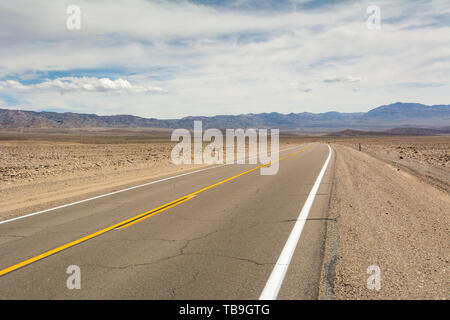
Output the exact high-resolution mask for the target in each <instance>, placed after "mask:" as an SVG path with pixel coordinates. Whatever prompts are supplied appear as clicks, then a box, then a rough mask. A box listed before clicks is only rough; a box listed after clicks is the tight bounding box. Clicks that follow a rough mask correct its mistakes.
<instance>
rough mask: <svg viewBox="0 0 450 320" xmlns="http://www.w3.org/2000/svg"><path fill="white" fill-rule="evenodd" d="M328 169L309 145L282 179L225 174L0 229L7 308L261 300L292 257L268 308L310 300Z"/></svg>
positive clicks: (1, 284)
mask: <svg viewBox="0 0 450 320" xmlns="http://www.w3.org/2000/svg"><path fill="white" fill-rule="evenodd" d="M327 160H328V161H329V163H328V162H327ZM327 163H328V165H327V166H325V165H326V164H327ZM333 164H334V154H333V153H332V152H331V149H329V147H328V146H327V145H325V144H318V143H317V144H311V145H303V146H298V147H296V148H294V149H290V150H287V151H284V152H281V153H280V162H279V171H278V173H277V174H276V175H267V176H264V175H261V174H260V169H259V168H257V167H258V165H249V164H246V165H227V166H221V167H216V168H211V169H208V170H203V171H200V172H195V173H192V174H189V175H184V176H180V177H177V178H174V179H169V180H164V181H161V182H158V183H155V184H150V185H147V186H142V187H139V188H136V189H132V190H128V191H124V192H120V193H116V194H112V195H108V196H105V197H101V198H98V199H94V200H90V201H86V202H83V203H79V204H75V205H71V206H67V207H64V208H60V209H56V210H52V211H48V212H43V213H40V214H36V215H33V216H28V217H25V218H23V219H18V220H14V221H9V222H5V223H1V224H0V298H2V299H258V298H260V297H261V294H262V292H263V290H264V288H265V287H266V285H267V283H268V280H269V278H272V277H273V275H272V277H271V274H272V273H277V272H279V270H278V271H274V269H276V267H277V262H279V258H280V254H281V253H282V251H284V250H286V248H287V249H289V248H288V247H290V248H291V249H292V250H294V249H295V251H292V252H293V255H292V259H291V260H290V263H289V264H288V266H285V268H284V269H285V270H287V272H286V273H285V277H281V282H280V284H279V287H280V290H279V292H278V291H277V292H276V293H275V295H274V297H273V298H275V297H276V298H277V299H315V298H317V295H318V287H319V278H320V271H321V266H322V257H323V246H324V239H325V226H326V212H327V208H328V202H329V197H330V190H331V183H332V176H333ZM325 169H326V170H325ZM321 171H322V176H323V178H322V179H320V182H321V183H320V185H318V190H317V191H316V192H314V194H310V193H311V190H313V186H314V185H315V184H316V186H317V183H318V182H319V181H318V177H319V176H320V173H321ZM323 172H324V174H323ZM316 181H317V183H316ZM313 191H314V190H313ZM314 196H315V197H314ZM308 197H309V199H310V200H311V199H313V200H314V201H313V202H312V206H311V210H307V211H308V213H309V215H308V216H307V219H306V220H305V219H304V220H303V223H304V227H303V229H302V228H300V231H301V236H300V239H299V241H298V244H297V241H294V246H292V244H293V242H292V241H291V240H292V239H291V238H290V235H291V234H292V233H293V230H294V229H296V230H297V231H298V227H299V225H298V224H299V221H300V220H299V213H300V212H301V211H302V208H303V207H304V206H305V203H307V202H310V201H306V200H307V199H308ZM310 204H311V203H310ZM303 211H305V210H303ZM303 211H302V214H303ZM300 227H301V226H300ZM288 238H289V239H290V244H289V245H288V244H287V240H288ZM294 238H295V237H294ZM294 240H295V239H294ZM295 244H297V245H295ZM71 265H75V266H78V267H79V268H80V284H81V288H80V289H72V290H70V289H68V287H67V279H68V278H69V277H70V276H71V274H68V273H67V268H68V267H69V266H71ZM278 267H280V266H278ZM275 278H277V274H275ZM272 280H273V279H272ZM278 280H280V277H278ZM275 286H276V285H275ZM269 289H270V288H269Z"/></svg>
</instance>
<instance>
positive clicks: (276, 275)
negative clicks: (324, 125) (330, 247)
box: [259, 145, 332, 300]
mask: <svg viewBox="0 0 450 320" xmlns="http://www.w3.org/2000/svg"><path fill="white" fill-rule="evenodd" d="M328 149H329V154H328V158H327V160H326V161H325V163H324V165H323V167H322V170H321V171H320V173H319V175H318V176H317V179H316V182H315V183H314V185H313V187H312V189H311V192H310V193H309V195H308V198H307V199H306V202H305V204H304V205H303V208H302V210H301V211H300V214H299V216H298V219H297V220H296V222H295V225H294V227H293V228H292V231H291V233H290V235H289V238H288V239H287V241H286V244H285V245H284V248H283V250H282V251H281V254H280V257H279V258H278V260H277V263H276V264H275V266H274V268H273V270H272V273H271V274H270V277H269V279H268V280H267V283H266V285H265V287H264V290H263V291H262V293H261V296H260V297H259V300H275V299H276V298H277V296H278V292H279V291H280V288H281V285H282V284H283V280H284V277H285V276H286V272H287V270H288V268H289V264H290V263H291V259H292V256H293V254H294V251H295V248H296V247H297V243H298V241H299V239H300V235H301V234H302V231H303V226H304V225H305V223H306V219H307V218H308V215H309V211H310V210H311V207H312V204H313V202H314V198H315V197H316V193H317V190H318V189H319V186H320V183H321V182H322V178H323V176H324V175H325V171H326V170H327V167H328V163H329V162H330V159H331V154H332V150H331V147H330V146H329V145H328Z"/></svg>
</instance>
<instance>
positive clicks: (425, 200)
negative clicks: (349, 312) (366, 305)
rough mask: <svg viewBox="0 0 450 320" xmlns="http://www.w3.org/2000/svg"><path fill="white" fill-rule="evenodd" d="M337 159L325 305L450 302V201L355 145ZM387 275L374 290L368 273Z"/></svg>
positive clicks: (337, 146)
mask: <svg viewBox="0 0 450 320" xmlns="http://www.w3.org/2000/svg"><path fill="white" fill-rule="evenodd" d="M332 147H333V149H334V150H335V152H336V164H335V165H336V168H335V178H334V180H335V181H334V186H333V194H332V198H331V202H330V209H329V219H330V220H329V223H328V225H327V240H326V248H325V256H324V268H323V271H322V276H321V286H320V294H319V298H321V299H449V298H450V292H449V288H450V286H449V274H448V264H449V253H450V250H449V249H450V248H449V244H450V236H449V235H450V233H449V225H450V221H449V220H450V219H449V216H448V214H449V212H450V196H449V194H448V193H447V192H445V191H442V190H439V189H437V188H435V187H433V186H431V185H429V184H427V183H425V182H423V181H422V180H421V179H420V178H418V177H416V176H414V175H411V174H410V173H408V172H405V171H404V170H402V169H399V168H397V167H394V166H393V165H391V164H389V163H386V162H384V161H382V160H379V159H377V158H374V157H372V156H371V155H368V154H366V153H364V152H359V151H357V150H355V149H353V148H350V147H348V146H343V145H340V144H332ZM371 265H376V266H378V267H379V268H380V270H381V288H380V290H379V291H377V290H369V289H368V288H367V279H368V278H369V276H370V274H368V273H367V268H368V267H369V266H371Z"/></svg>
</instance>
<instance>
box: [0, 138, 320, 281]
mask: <svg viewBox="0 0 450 320" xmlns="http://www.w3.org/2000/svg"><path fill="white" fill-rule="evenodd" d="M311 146H312V145H309V146H306V147H305V148H303V149H301V150H299V151H296V152H294V153H291V154H290V155H287V156H285V157H282V158H279V159H278V160H277V161H274V162H279V161H281V160H284V159H287V158H289V157H293V156H295V155H297V154H299V153H301V152H303V151H305V150H306V149H308V148H310V147H311ZM274 162H269V163H266V164H263V165H260V166H257V167H255V168H253V169H250V170H247V171H244V172H242V173H239V174H237V175H234V176H232V177H230V178H227V179H225V180H222V181H219V182H217V183H215V184H212V185H210V186H207V187H205V188H203V189H200V190H197V191H195V192H192V193H190V194H188V195H186V196H183V197H181V198H178V199H176V200H173V201H170V202H168V203H166V204H163V205H162V206H159V207H156V208H154V209H152V210H150V211H147V212H144V213H141V214H139V215H137V216H134V217H132V218H129V219H127V220H124V221H121V222H119V223H116V224H114V225H112V226H109V227H107V228H105V229H102V230H99V231H97V232H94V233H92V234H90V235H87V236H85V237H82V238H80V239H77V240H75V241H72V242H69V243H67V244H65V245H62V246H60V247H57V248H55V249H53V250H49V251H47V252H44V253H42V254H40V255H38V256H35V257H33V258H30V259H28V260H25V261H22V262H20V263H17V264H15V265H13V266H11V267H8V268H6V269H3V270H0V277H1V276H3V275H5V274H7V273H10V272H12V271H15V270H17V269H19V268H22V267H25V266H27V265H29V264H32V263H33V262H36V261H39V260H42V259H44V258H47V257H49V256H51V255H53V254H56V253H58V252H61V251H63V250H65V249H68V248H70V247H73V246H75V245H77V244H80V243H82V242H85V241H87V240H90V239H92V238H95V237H98V236H99V235H102V234H104V233H106V232H108V231H111V230H114V229H122V228H126V227H129V226H131V225H133V224H135V223H138V222H140V221H142V220H145V219H148V218H150V217H152V216H154V215H156V214H158V213H161V212H163V211H165V210H167V209H170V208H172V207H175V206H177V205H179V204H182V203H184V202H186V201H188V200H190V199H192V198H193V197H195V196H196V195H197V194H199V193H201V192H203V191H206V190H208V189H211V188H214V187H216V186H218V185H221V184H223V183H225V182H228V181H230V180H233V179H236V178H238V177H240V176H243V175H244V174H247V173H250V172H252V171H255V170H257V169H260V168H263V167H267V166H270V165H271V164H272V163H274Z"/></svg>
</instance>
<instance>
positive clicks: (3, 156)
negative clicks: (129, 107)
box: [0, 130, 296, 220]
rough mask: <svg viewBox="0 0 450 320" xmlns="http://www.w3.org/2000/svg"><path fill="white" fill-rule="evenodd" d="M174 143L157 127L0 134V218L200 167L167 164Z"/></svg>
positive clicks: (282, 144)
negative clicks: (135, 129)
mask: <svg viewBox="0 0 450 320" xmlns="http://www.w3.org/2000/svg"><path fill="white" fill-rule="evenodd" d="M176 143H177V142H172V141H171V140H170V133H169V132H168V131H157V130H156V131H155V130H151V131H149V130H144V131H139V130H137V131H131V130H100V131H99V130H91V131H63V132H61V131H56V132H53V131H51V130H49V131H42V130H41V131H39V132H24V133H23V132H22V133H13V132H0V203H1V204H2V205H1V206H0V220H3V219H6V218H11V217H15V216H20V215H24V214H27V213H31V212H34V211H38V210H43V209H47V208H50V207H54V206H58V205H63V204H65V203H68V202H73V201H78V200H82V199H85V198H89V197H92V196H96V195H98V194H103V193H107V192H112V191H115V190H119V189H123V188H126V187H130V186H133V185H138V184H140V183H145V182H147V181H149V180H151V179H154V178H156V177H162V176H166V175H171V174H175V173H181V172H185V171H188V170H193V169H198V168H200V167H204V166H206V165H205V164H182V165H175V164H173V163H172V161H171V158H170V156H171V151H172V149H173V147H174V146H175V145H176ZM293 143H296V141H291V139H282V140H281V141H280V149H282V148H287V147H290V146H293V145H294V144H293ZM205 145H206V143H205Z"/></svg>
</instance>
